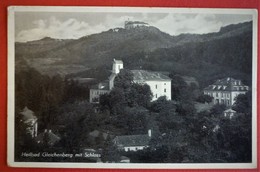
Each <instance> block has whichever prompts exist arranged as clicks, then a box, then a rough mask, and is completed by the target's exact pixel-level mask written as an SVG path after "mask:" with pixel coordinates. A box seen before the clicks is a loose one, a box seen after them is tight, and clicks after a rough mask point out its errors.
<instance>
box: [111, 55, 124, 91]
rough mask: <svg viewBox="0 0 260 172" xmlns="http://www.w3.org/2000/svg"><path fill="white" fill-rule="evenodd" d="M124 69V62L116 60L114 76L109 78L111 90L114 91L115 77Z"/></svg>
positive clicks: (113, 68) (114, 62) (113, 69)
mask: <svg viewBox="0 0 260 172" xmlns="http://www.w3.org/2000/svg"><path fill="white" fill-rule="evenodd" d="M123 68H124V65H123V61H122V60H115V59H114V61H113V67H112V74H111V75H110V77H109V90H112V89H113V87H114V80H115V77H116V75H117V74H118V73H119V72H120V70H121V69H123Z"/></svg>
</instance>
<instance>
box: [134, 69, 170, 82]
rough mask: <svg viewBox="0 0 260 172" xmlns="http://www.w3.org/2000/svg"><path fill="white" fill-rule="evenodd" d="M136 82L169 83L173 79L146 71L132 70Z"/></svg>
mask: <svg viewBox="0 0 260 172" xmlns="http://www.w3.org/2000/svg"><path fill="white" fill-rule="evenodd" d="M131 72H132V73H133V75H134V80H136V81H169V80H171V78H169V77H168V76H166V75H164V74H162V73H160V72H151V71H146V70H131Z"/></svg>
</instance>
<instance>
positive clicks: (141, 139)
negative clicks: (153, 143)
mask: <svg viewBox="0 0 260 172" xmlns="http://www.w3.org/2000/svg"><path fill="white" fill-rule="evenodd" d="M149 141H150V137H149V136H148V135H125V136H117V137H116V138H115V139H114V142H115V144H116V145H117V146H122V147H126V146H147V145H148V144H149Z"/></svg>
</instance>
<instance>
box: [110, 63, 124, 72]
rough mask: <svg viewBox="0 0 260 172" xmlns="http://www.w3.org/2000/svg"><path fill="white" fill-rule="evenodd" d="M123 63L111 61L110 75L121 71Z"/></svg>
mask: <svg viewBox="0 0 260 172" xmlns="http://www.w3.org/2000/svg"><path fill="white" fill-rule="evenodd" d="M123 68H124V66H123V61H122V60H115V59H114V61H113V68H112V73H114V74H118V73H119V72H120V70H121V69H123Z"/></svg>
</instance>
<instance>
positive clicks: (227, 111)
mask: <svg viewBox="0 0 260 172" xmlns="http://www.w3.org/2000/svg"><path fill="white" fill-rule="evenodd" d="M224 113H236V111H234V110H233V109H231V108H229V109H227V110H225V111H224Z"/></svg>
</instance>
